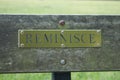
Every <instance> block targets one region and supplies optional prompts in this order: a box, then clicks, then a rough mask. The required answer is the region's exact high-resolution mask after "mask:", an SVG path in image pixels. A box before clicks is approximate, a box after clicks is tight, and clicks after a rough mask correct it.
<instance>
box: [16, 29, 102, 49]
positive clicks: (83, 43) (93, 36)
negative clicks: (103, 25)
mask: <svg viewBox="0 0 120 80" xmlns="http://www.w3.org/2000/svg"><path fill="white" fill-rule="evenodd" d="M18 47H24V48H43V47H48V48H51V47H101V30H19V31H18Z"/></svg>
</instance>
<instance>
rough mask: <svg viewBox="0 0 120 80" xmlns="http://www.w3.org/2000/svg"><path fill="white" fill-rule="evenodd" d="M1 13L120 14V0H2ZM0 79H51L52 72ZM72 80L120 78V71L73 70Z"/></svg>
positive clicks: (13, 75)
mask: <svg viewBox="0 0 120 80" xmlns="http://www.w3.org/2000/svg"><path fill="white" fill-rule="evenodd" d="M0 14H84V15H85V14H89V15H90V14H92V15H93V14H98V15H113V14H115V15H119V14H120V1H119V0H118V1H112V0H110V1H109V0H58V1H57V0H0ZM0 80H51V73H26V74H25V73H22V74H21V73H20V74H18V73H17V74H0ZM72 80H120V72H119V71H114V72H113V71H111V72H110V71H109V72H73V73H72Z"/></svg>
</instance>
